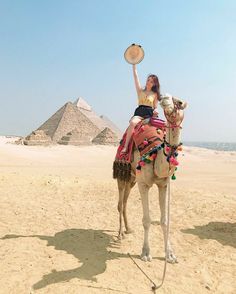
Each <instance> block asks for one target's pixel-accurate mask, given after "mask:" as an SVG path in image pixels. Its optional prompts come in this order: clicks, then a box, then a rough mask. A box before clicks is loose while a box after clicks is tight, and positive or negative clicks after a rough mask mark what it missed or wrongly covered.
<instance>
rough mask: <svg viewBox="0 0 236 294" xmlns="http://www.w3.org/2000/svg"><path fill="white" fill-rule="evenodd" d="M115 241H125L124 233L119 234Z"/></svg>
mask: <svg viewBox="0 0 236 294" xmlns="http://www.w3.org/2000/svg"><path fill="white" fill-rule="evenodd" d="M117 239H118V240H119V241H121V240H122V239H125V234H124V233H120V234H119V235H118V236H117Z"/></svg>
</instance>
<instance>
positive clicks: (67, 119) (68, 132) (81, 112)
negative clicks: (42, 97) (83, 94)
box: [25, 98, 121, 145]
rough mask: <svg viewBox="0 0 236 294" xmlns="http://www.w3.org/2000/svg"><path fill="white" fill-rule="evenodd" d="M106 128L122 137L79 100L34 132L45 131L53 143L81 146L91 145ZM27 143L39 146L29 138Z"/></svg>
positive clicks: (66, 106)
mask: <svg viewBox="0 0 236 294" xmlns="http://www.w3.org/2000/svg"><path fill="white" fill-rule="evenodd" d="M105 127H109V128H111V130H112V131H113V132H114V133H116V134H117V136H118V137H120V136H121V135H120V134H121V132H120V131H119V129H118V128H117V127H115V128H114V126H110V125H109V123H108V122H107V121H105V120H103V119H102V118H101V117H99V116H98V115H97V114H96V113H95V112H94V111H93V110H92V108H91V106H90V105H89V104H88V103H87V102H86V101H85V100H84V99H82V98H78V99H77V100H76V101H75V102H74V103H72V102H67V103H66V104H65V105H64V106H62V107H61V108H60V109H59V110H58V111H57V112H56V113H54V114H53V115H52V116H51V117H50V118H49V119H48V120H47V121H46V122H45V123H43V124H42V125H41V126H40V127H39V128H38V129H37V130H36V131H34V132H37V131H40V130H41V131H44V134H45V135H46V136H49V137H50V139H51V141H52V143H60V144H74V143H75V145H79V144H91V141H92V139H93V138H94V137H96V136H97V135H98V134H99V133H100V132H101V131H102V130H104V128H105ZM31 134H32V133H31ZM30 141H31V142H30ZM73 142H74V143H73ZM27 143H28V145H38V142H37V140H31V137H29V136H28V141H27ZM27 143H25V144H27Z"/></svg>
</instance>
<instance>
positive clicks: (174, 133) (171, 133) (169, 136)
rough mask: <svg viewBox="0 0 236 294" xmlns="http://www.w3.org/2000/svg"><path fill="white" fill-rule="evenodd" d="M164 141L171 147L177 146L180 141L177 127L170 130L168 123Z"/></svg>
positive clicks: (179, 132)
mask: <svg viewBox="0 0 236 294" xmlns="http://www.w3.org/2000/svg"><path fill="white" fill-rule="evenodd" d="M166 141H167V142H168V143H169V144H170V145H171V146H174V145H175V146H177V145H179V143H180V141H181V129H180V128H179V127H175V128H171V125H170V124H169V123H168V124H167V130H166Z"/></svg>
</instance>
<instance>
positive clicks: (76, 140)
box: [58, 128, 91, 146]
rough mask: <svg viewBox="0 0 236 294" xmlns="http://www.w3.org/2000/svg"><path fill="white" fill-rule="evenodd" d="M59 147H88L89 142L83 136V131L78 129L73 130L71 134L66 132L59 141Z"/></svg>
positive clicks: (88, 138)
mask: <svg viewBox="0 0 236 294" xmlns="http://www.w3.org/2000/svg"><path fill="white" fill-rule="evenodd" d="M58 143H59V144H61V145H75V146H78V145H89V144H91V140H90V137H89V136H85V135H84V132H83V130H80V129H78V128H75V129H73V130H72V131H71V132H68V133H67V134H66V135H65V136H63V137H62V138H61V139H60V140H59V141H58Z"/></svg>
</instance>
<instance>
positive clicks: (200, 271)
mask: <svg viewBox="0 0 236 294" xmlns="http://www.w3.org/2000/svg"><path fill="white" fill-rule="evenodd" d="M11 140H14V138H13V139H11V138H6V137H1V138H0V197H1V206H0V271H1V275H0V293H4V294H5V293H17V294H19V293H20V294H21V293H28V294H29V293H56V294H60V293H68V294H70V293H151V291H150V289H151V288H150V287H151V283H150V282H149V281H148V279H147V278H146V277H145V276H144V275H143V274H142V273H141V272H140V270H139V269H138V268H137V267H136V266H135V265H134V263H133V262H132V260H131V259H130V258H129V257H128V255H127V253H130V254H131V255H132V256H133V257H134V259H135V261H136V262H137V263H138V264H139V265H140V266H141V267H142V268H143V270H145V271H146V272H147V274H148V275H150V277H151V278H152V279H154V281H155V282H156V283H159V282H160V279H161V276H162V271H163V266H164V260H163V257H164V248H163V236H162V233H161V228H160V226H159V225H158V224H157V220H158V219H159V215H160V213H159V207H158V197H157V196H158V195H157V188H156V187H153V188H152V189H151V191H150V203H151V217H152V220H153V223H154V224H153V225H152V226H151V230H150V244H151V250H152V256H153V261H152V262H147V263H145V262H142V261H141V260H140V259H139V254H140V253H141V247H142V241H143V228H142V212H141V202H140V196H139V193H138V189H137V186H135V187H134V189H133V190H132V192H131V195H130V198H129V201H128V209H129V221H130V225H131V227H132V228H133V230H134V233H133V234H131V235H127V237H126V238H125V239H124V240H123V241H122V242H117V238H116V237H117V230H118V213H117V199H118V192H117V186H116V181H115V180H113V179H112V162H113V158H114V155H115V151H116V148H115V147H111V146H90V147H85V146H83V147H75V146H52V147H42V146H41V147H36V146H23V145H13V144H9V143H7V141H11ZM179 159H180V167H179V170H178V172H177V174H176V175H177V180H176V181H172V182H171V191H172V196H171V240H172V244H173V248H174V250H175V254H176V255H177V257H178V261H179V263H178V264H174V265H171V264H168V267H167V273H166V280H165V283H164V286H163V287H162V288H161V289H160V290H158V291H157V293H177V294H178V293H224V294H225V293H236V280H235V277H236V221H235V217H236V196H235V190H236V153H235V152H217V151H212V150H206V149H200V148H194V147H186V148H184V151H183V152H182V153H181V155H180V158H179Z"/></svg>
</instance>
